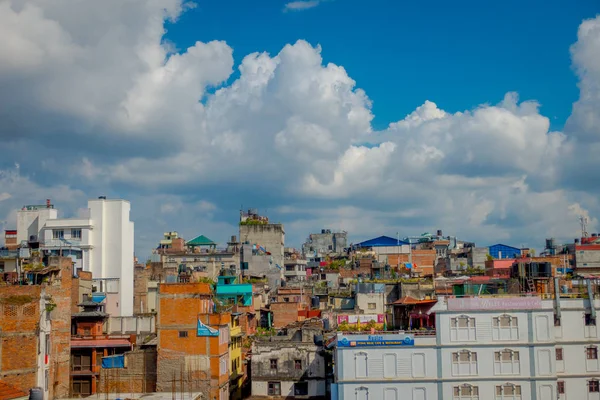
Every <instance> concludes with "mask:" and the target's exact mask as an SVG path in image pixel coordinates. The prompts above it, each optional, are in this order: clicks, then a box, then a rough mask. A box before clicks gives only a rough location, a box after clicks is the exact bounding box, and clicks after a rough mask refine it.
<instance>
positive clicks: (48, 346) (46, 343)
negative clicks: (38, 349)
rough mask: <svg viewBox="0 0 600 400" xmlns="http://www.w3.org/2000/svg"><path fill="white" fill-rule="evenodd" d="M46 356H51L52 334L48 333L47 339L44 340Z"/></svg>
mask: <svg viewBox="0 0 600 400" xmlns="http://www.w3.org/2000/svg"><path fill="white" fill-rule="evenodd" d="M44 354H45V355H47V356H49V355H50V334H49V333H46V337H45V340H44Z"/></svg>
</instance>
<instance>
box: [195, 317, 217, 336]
mask: <svg viewBox="0 0 600 400" xmlns="http://www.w3.org/2000/svg"><path fill="white" fill-rule="evenodd" d="M197 334H198V336H219V331H218V330H216V329H213V328H211V327H210V326H206V325H204V324H203V323H202V322H201V321H200V320H198V332H197Z"/></svg>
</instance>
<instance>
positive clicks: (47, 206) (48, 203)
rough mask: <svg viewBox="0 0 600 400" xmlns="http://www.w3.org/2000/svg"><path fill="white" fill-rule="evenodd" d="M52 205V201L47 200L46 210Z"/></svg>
mask: <svg viewBox="0 0 600 400" xmlns="http://www.w3.org/2000/svg"><path fill="white" fill-rule="evenodd" d="M50 207H51V204H50V199H46V208H50Z"/></svg>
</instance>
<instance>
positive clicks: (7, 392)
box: [0, 381, 28, 400]
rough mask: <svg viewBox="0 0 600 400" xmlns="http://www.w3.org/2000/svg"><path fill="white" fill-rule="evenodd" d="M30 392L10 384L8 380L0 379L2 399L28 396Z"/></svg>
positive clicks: (0, 399) (0, 395) (7, 399)
mask: <svg viewBox="0 0 600 400" xmlns="http://www.w3.org/2000/svg"><path fill="white" fill-rule="evenodd" d="M27 396H28V394H27V393H25V392H23V391H21V390H19V389H17V388H16V387H14V386H12V385H9V384H8V383H6V382H3V381H0V400H12V399H18V398H20V397H27Z"/></svg>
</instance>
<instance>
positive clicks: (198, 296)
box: [156, 283, 231, 400]
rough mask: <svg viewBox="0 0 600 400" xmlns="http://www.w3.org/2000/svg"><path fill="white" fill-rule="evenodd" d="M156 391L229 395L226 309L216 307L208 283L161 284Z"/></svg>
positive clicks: (221, 399)
mask: <svg viewBox="0 0 600 400" xmlns="http://www.w3.org/2000/svg"><path fill="white" fill-rule="evenodd" d="M158 292H159V295H158V297H159V299H158V323H157V336H158V359H157V370H158V374H157V382H156V386H157V391H159V392H170V391H172V389H173V387H175V390H177V391H182V392H189V391H194V392H203V393H210V396H209V398H210V399H217V400H228V399H229V375H230V372H231V368H230V361H229V342H230V335H229V323H230V321H231V313H230V312H217V310H215V309H214V303H213V301H212V290H211V287H210V285H208V284H206V283H164V284H160V285H159V289H158Z"/></svg>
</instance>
